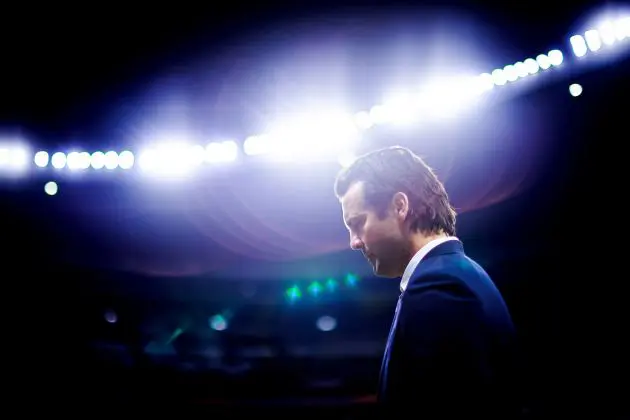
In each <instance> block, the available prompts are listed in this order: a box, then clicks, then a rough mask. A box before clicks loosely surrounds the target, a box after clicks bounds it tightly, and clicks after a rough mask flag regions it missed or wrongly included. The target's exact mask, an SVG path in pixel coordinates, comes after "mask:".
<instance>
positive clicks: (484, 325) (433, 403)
mask: <svg viewBox="0 0 630 420" xmlns="http://www.w3.org/2000/svg"><path fill="white" fill-rule="evenodd" d="M335 194H336V195H337V197H338V198H339V200H340V202H341V206H342V209H343V217H344V221H345V224H346V227H347V228H348V230H349V232H350V246H351V248H352V249H354V250H359V251H361V252H362V253H363V255H364V256H365V258H366V259H367V260H368V261H369V262H370V264H371V265H372V267H373V270H374V273H375V274H376V275H377V276H382V277H389V278H399V277H402V279H401V283H400V289H401V292H402V293H401V295H400V298H399V299H398V305H397V307H396V312H395V315H394V320H393V322H392V326H391V330H390V333H389V337H388V339H387V345H386V348H385V354H384V357H383V362H382V365H381V376H380V384H379V392H378V400H379V402H380V403H381V405H382V406H383V407H387V408H389V409H405V410H407V409H408V410H410V412H412V413H413V414H414V417H417V418H421V419H426V418H445V419H447V418H450V416H454V415H458V416H459V415H465V416H467V417H470V416H474V415H479V416H483V417H484V418H486V419H487V418H501V419H508V418H514V417H515V416H517V415H518V414H519V412H520V407H518V404H517V403H516V402H515V401H517V398H518V394H517V391H516V389H514V387H513V384H514V383H515V381H517V379H516V377H515V368H516V360H515V355H516V353H515V333H514V327H513V324H512V320H511V317H510V314H509V312H508V310H507V308H506V305H505V302H504V300H503V298H502V297H501V294H500V293H499V291H498V290H497V288H496V287H495V285H494V284H493V282H492V280H491V279H490V277H489V276H488V274H486V272H485V271H484V270H483V268H481V267H480V266H479V265H478V264H477V263H476V262H475V261H473V260H472V259H470V258H469V257H467V256H466V254H465V253H464V249H463V245H462V243H461V242H460V241H459V240H458V239H457V238H456V237H455V218H456V213H455V211H454V209H453V207H452V206H451V204H450V203H449V199H448V195H447V193H446V191H445V189H444V186H443V185H442V183H441V182H440V181H439V180H438V178H437V177H436V175H435V174H434V173H433V171H432V170H431V168H430V167H429V166H427V165H426V164H425V163H424V162H423V160H422V159H421V158H420V157H418V156H416V155H415V154H413V153H412V152H411V151H410V150H408V149H406V148H403V147H390V148H386V149H382V150H377V151H375V152H372V153H369V154H366V155H364V156H362V157H360V158H359V159H357V160H356V161H355V162H354V163H353V164H352V165H351V166H349V167H348V168H346V169H344V170H342V172H341V173H340V174H339V175H338V177H337V179H336V182H335ZM453 418H455V417H453Z"/></svg>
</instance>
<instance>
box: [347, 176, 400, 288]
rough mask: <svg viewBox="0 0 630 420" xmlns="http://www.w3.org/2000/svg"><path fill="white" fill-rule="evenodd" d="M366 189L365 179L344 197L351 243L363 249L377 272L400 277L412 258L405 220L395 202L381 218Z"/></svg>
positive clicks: (356, 248)
mask: <svg viewBox="0 0 630 420" xmlns="http://www.w3.org/2000/svg"><path fill="white" fill-rule="evenodd" d="M363 190H364V185H363V183H361V182H356V183H354V184H352V186H351V187H350V189H349V190H348V192H347V193H346V194H345V195H344V196H343V197H341V208H342V210H343V218H344V222H345V224H346V227H347V228H348V231H349V232H350V247H351V248H352V249H354V250H360V251H361V252H362V253H363V255H364V256H365V258H366V259H367V260H368V261H369V262H370V264H371V265H372V268H373V270H374V274H376V275H377V276H381V277H390V278H391V277H400V276H402V273H403V271H404V269H405V266H406V264H407V263H408V259H409V258H408V252H407V247H406V241H405V237H404V234H403V229H402V227H403V225H402V223H401V221H402V220H401V218H400V217H399V216H398V214H397V211H396V209H395V206H394V205H393V203H392V205H391V206H390V207H389V208H388V209H387V212H386V213H385V215H384V217H383V218H382V219H381V218H379V217H378V214H377V213H376V212H375V211H374V210H373V209H372V208H370V207H368V206H367V205H366V204H365V202H364V199H363V193H364V191H363Z"/></svg>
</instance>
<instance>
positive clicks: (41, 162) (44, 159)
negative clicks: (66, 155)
mask: <svg viewBox="0 0 630 420" xmlns="http://www.w3.org/2000/svg"><path fill="white" fill-rule="evenodd" d="M49 160H50V157H49V156H48V152H44V151H40V152H37V153H35V156H34V157H33V162H34V163H35V165H37V166H38V167H40V168H45V167H46V165H48V161H49Z"/></svg>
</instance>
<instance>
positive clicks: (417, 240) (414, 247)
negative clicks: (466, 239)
mask: <svg viewBox="0 0 630 420" xmlns="http://www.w3.org/2000/svg"><path fill="white" fill-rule="evenodd" d="M446 237H448V235H447V234H446V233H433V234H429V235H424V234H423V233H420V232H417V233H415V234H414V236H413V237H412V238H411V249H410V251H411V255H410V257H409V260H411V258H413V256H414V255H416V254H417V253H418V251H420V249H422V248H423V247H424V246H425V245H426V244H428V243H429V242H431V241H433V240H435V239H439V238H446Z"/></svg>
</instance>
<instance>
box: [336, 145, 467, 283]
mask: <svg viewBox="0 0 630 420" xmlns="http://www.w3.org/2000/svg"><path fill="white" fill-rule="evenodd" d="M335 195H336V196H337V198H339V200H340V202H341V207H342V210H343V217H344V222H345V224H346V227H347V228H348V230H349V232H350V246H351V248H352V249H355V250H360V251H362V252H363V254H364V255H365V257H366V258H367V259H368V260H369V261H370V263H371V264H372V267H373V269H374V273H375V274H376V275H379V276H383V277H399V276H401V275H402V272H403V271H404V269H405V267H406V265H407V263H409V260H410V259H411V257H412V256H413V254H414V253H415V252H416V251H417V249H416V247H417V246H416V245H417V244H418V243H419V242H420V243H421V242H422V240H423V239H424V238H430V237H432V236H435V235H442V234H446V235H455V210H454V209H453V208H452V207H451V205H450V203H449V200H448V195H447V193H446V190H445V189H444V186H443V185H442V183H441V182H440V181H439V180H438V179H437V177H436V176H435V174H434V173H433V171H432V170H431V168H430V167H429V166H428V165H427V164H426V163H424V161H423V160H422V159H421V158H420V157H419V156H417V155H415V154H414V153H413V152H411V151H410V150H409V149H406V148H403V147H399V146H395V147H389V148H386V149H381V150H377V151H374V152H371V153H368V154H366V155H364V156H361V157H360V158H358V159H357V160H356V161H355V162H354V163H353V164H352V165H351V166H349V167H348V168H345V169H343V170H342V171H341V172H340V173H339V175H338V176H337V179H336V181H335Z"/></svg>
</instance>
